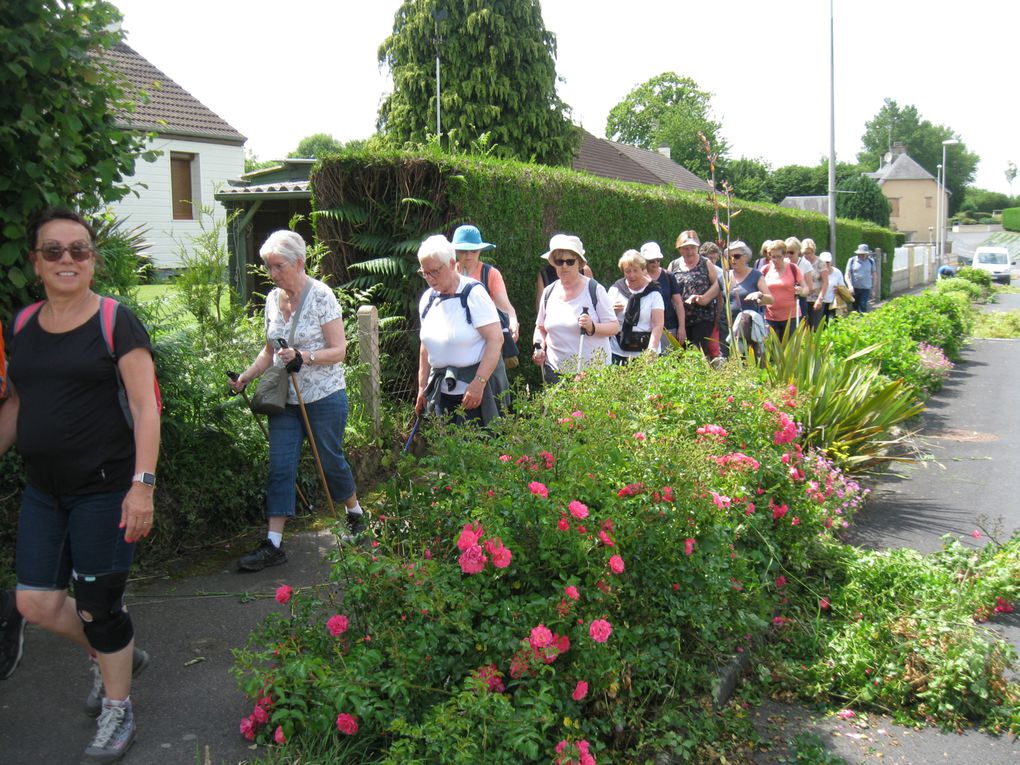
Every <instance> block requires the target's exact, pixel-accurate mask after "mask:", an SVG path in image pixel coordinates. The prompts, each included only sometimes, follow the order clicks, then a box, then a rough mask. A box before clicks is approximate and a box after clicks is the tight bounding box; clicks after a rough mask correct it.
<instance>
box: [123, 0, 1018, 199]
mask: <svg viewBox="0 0 1020 765" xmlns="http://www.w3.org/2000/svg"><path fill="white" fill-rule="evenodd" d="M112 1H113V3H114V4H115V5H116V6H117V7H118V8H120V10H121V11H122V13H123V14H124V28H125V31H126V32H127V35H128V36H127V42H128V44H130V45H131V46H132V47H133V48H135V49H136V50H137V51H138V52H139V53H141V54H142V55H143V56H145V57H146V58H147V59H149V61H151V62H152V63H153V64H155V65H156V66H157V67H159V68H160V69H162V70H163V71H164V72H165V73H166V75H167V76H168V77H170V78H172V79H173V80H175V81H177V83H179V84H180V85H181V86H182V87H184V88H185V89H186V90H188V91H189V92H191V93H192V94H193V95H194V96H195V97H197V98H198V99H199V100H200V101H202V102H203V103H205V104H206V106H208V107H209V108H210V109H212V110H213V111H215V112H216V113H217V114H219V115H220V116H221V117H223V118H224V119H225V120H227V122H229V123H230V124H231V125H233V126H234V127H235V128H237V129H238V130H239V131H240V132H241V133H243V134H244V135H246V136H247V137H248V143H247V146H248V148H249V149H251V151H253V152H254V153H255V154H256V155H257V156H258V157H259V158H260V159H277V158H280V157H283V156H285V155H286V154H287V152H289V151H292V150H293V149H294V148H295V147H296V146H297V143H298V141H299V140H300V139H301V138H302V137H304V136H306V135H309V134H311V133H318V132H325V133H331V134H332V135H334V136H335V137H336V138H338V139H340V140H349V139H352V138H367V137H368V136H369V135H371V134H372V133H373V132H374V130H375V118H376V112H377V110H378V107H379V103H380V100H381V99H382V97H383V95H384V94H385V93H386V92H388V91H389V89H390V88H391V83H390V81H389V78H388V76H387V74H386V72H384V71H381V70H380V69H379V67H378V63H377V59H376V56H377V51H378V47H379V44H380V43H381V42H382V41H383V40H384V39H385V38H386V36H387V35H388V34H389V33H390V32H391V31H392V27H393V14H394V12H395V11H396V9H397V8H398V7H399V6H400V2H399V0H368V1H367V2H366V1H365V0H357V1H355V0H288V1H287V2H279V1H278V0H273V1H269V0H176V2H174V3H172V4H169V5H167V4H165V3H158V2H153V0H112ZM542 11H543V16H544V18H545V24H546V27H547V28H548V29H549V30H551V31H552V32H554V33H555V34H556V37H557V42H558V56H557V63H556V66H557V71H558V73H559V75H560V77H561V78H562V79H563V82H562V83H561V84H560V96H561V97H562V98H563V100H564V101H565V102H566V103H567V104H569V105H570V106H571V107H572V109H573V113H574V119H575V122H579V123H580V124H582V125H584V127H585V128H587V129H588V130H589V131H590V132H592V133H594V134H596V135H599V136H602V135H605V125H606V115H607V114H608V113H609V110H610V109H611V108H612V107H613V106H614V105H615V104H616V103H617V102H619V101H620V100H621V99H622V98H623V97H624V96H625V95H626V94H627V92H628V91H629V90H630V89H631V88H633V87H634V86H635V85H638V84H640V83H641V82H644V81H645V80H647V79H649V78H650V77H654V76H655V75H657V74H661V73H662V72H666V71H675V72H677V73H678V74H680V75H682V76H687V77H691V78H692V79H694V80H695V81H696V82H697V83H698V85H699V86H700V87H701V88H702V89H704V90H708V91H709V92H711V93H712V94H713V97H712V106H713V111H714V114H715V116H716V118H717V119H718V120H719V121H720V122H721V123H722V125H723V131H722V132H723V136H724V137H725V138H726V140H727V141H728V142H729V144H730V154H731V156H733V157H739V156H747V157H756V158H761V159H764V160H766V161H768V162H769V163H771V165H772V166H773V167H779V166H781V165H787V164H803V165H814V164H816V163H817V162H818V161H819V160H820V159H821V158H822V157H825V156H828V152H829V1H828V0H772V1H769V0H728V2H725V3H713V2H691V1H690V0H628V1H627V2H625V3H615V2H600V1H599V0H544V1H543V2H542ZM835 29H836V45H835V48H836V80H835V83H836V155H837V160H838V161H849V162H852V161H855V158H856V154H857V152H858V151H859V150H860V148H861V145H860V139H861V135H862V134H863V132H864V123H865V122H866V121H867V120H869V119H871V118H872V117H873V116H874V115H875V114H876V112H877V111H878V110H879V108H881V106H882V101H883V99H884V98H886V97H889V98H893V99H895V100H896V101H898V102H899V104H900V106H904V105H906V104H913V105H915V106H916V107H917V108H918V110H919V112H920V114H921V116H922V117H923V118H925V119H928V120H930V121H931V122H933V123H935V124H944V125H947V126H949V127H951V128H952V129H953V130H954V131H956V133H957V134H958V135H959V136H960V138H962V139H963V141H964V142H965V143H966V144H967V148H968V149H969V150H970V151H973V152H975V153H977V154H978V156H980V158H981V163H980V164H979V165H978V169H977V175H976V179H975V184H976V185H977V186H979V187H981V188H986V189H991V190H995V191H1002V192H1009V190H1010V189H1009V185H1008V184H1007V182H1006V178H1005V170H1006V163H1007V161H1009V160H1014V161H1017V162H1020V130H1018V127H1017V118H1018V116H1020V107H1018V106H1017V104H1016V102H1015V100H1011V99H1012V97H1011V95H1010V94H1011V93H1014V92H1015V87H1014V84H1013V83H1014V78H1015V75H1016V71H1017V62H1018V60H1020V40H1018V39H1017V38H1018V34H1020V2H1018V1H1017V0H971V1H970V2H967V3H953V4H952V6H949V5H948V4H943V3H937V2H932V1H931V0H835ZM908 150H909V147H908ZM948 172H949V175H950V176H952V173H953V168H952V166H950V167H949V169H948ZM1013 192H1014V193H1020V181H1018V182H1017V183H1014V185H1013Z"/></svg>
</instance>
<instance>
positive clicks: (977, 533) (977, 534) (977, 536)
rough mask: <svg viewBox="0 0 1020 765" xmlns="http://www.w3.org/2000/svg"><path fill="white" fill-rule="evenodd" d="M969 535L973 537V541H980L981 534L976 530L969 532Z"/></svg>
mask: <svg viewBox="0 0 1020 765" xmlns="http://www.w3.org/2000/svg"><path fill="white" fill-rule="evenodd" d="M970 535H971V536H972V537H974V539H981V532H980V531H979V530H977V529H974V530H973V531H972V532H970Z"/></svg>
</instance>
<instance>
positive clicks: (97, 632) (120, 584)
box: [74, 571, 135, 653]
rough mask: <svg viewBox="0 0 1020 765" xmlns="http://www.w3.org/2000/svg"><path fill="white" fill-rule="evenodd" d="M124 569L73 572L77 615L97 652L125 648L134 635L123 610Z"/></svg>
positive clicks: (125, 582)
mask: <svg viewBox="0 0 1020 765" xmlns="http://www.w3.org/2000/svg"><path fill="white" fill-rule="evenodd" d="M126 586H127V573H126V572H124V573H114V574H98V575H96V576H89V575H85V574H79V573H78V572H77V571H76V572H75V573H74V598H75V601H76V606H77V609H78V618H79V619H81V623H82V626H84V628H85V637H86V638H87V639H88V641H89V645H90V646H92V647H93V648H95V649H96V650H97V651H99V652H100V653H115V652H117V651H119V650H121V649H122V648H126V647H127V646H128V644H129V643H130V642H131V639H132V638H133V637H134V636H135V629H134V626H133V625H132V624H131V617H130V616H129V615H128V612H127V611H125V610H124V588H125V587H126Z"/></svg>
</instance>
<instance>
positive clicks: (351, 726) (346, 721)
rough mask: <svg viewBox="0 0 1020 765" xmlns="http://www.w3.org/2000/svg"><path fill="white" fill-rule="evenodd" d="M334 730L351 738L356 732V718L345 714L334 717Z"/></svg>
mask: <svg viewBox="0 0 1020 765" xmlns="http://www.w3.org/2000/svg"><path fill="white" fill-rule="evenodd" d="M336 729H337V730H338V731H340V732H341V733H343V734H344V735H347V736H353V735H354V734H355V733H357V732H358V718H356V717H354V716H353V715H349V714H347V713H346V712H343V713H341V714H338V715H337V716H336Z"/></svg>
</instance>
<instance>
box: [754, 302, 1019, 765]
mask: <svg viewBox="0 0 1020 765" xmlns="http://www.w3.org/2000/svg"><path fill="white" fill-rule="evenodd" d="M986 310H998V311H1004V310H1020V295H1000V296H999V299H998V302H997V303H995V304H992V305H990V306H987V308H986ZM1018 392H1020V340H974V341H972V342H971V343H970V344H969V345H968V346H967V347H966V349H965V350H964V352H963V354H962V359H961V360H960V362H959V363H958V364H957V365H956V367H955V369H954V370H953V371H952V373H951V375H950V378H949V380H948V382H947V384H946V385H945V387H944V388H943V389H942V390H941V391H939V392H938V393H937V394H935V395H934V396H933V397H932V398H931V399H929V401H928V402H927V411H926V412H925V413H924V414H923V415H922V416H921V418H920V422H919V428H920V432H919V433H918V434H917V436H916V438H915V439H914V444H913V445H914V449H915V450H916V451H915V453H916V456H917V457H918V458H919V459H918V460H917V461H916V462H912V463H904V464H899V465H895V466H894V467H893V468H892V469H891V470H890V471H889V472H888V473H886V474H884V475H882V476H880V477H879V478H877V480H874V481H872V482H870V483H871V486H872V489H873V490H872V494H871V496H870V498H869V500H868V503H867V504H866V506H865V507H864V508H863V509H862V510H861V511H860V512H859V513H858V515H857V519H856V521H855V523H854V525H853V527H852V528H851V533H850V535H849V541H850V542H851V543H853V544H856V545H860V546H862V547H867V548H871V549H888V548H896V547H910V548H913V549H915V550H920V551H922V552H931V551H933V550H938V549H941V547H942V537H943V535H945V534H952V535H955V536H957V537H958V538H960V539H962V540H963V542H964V543H965V544H968V545H971V546H977V545H982V544H987V542H988V539H989V535H991V536H992V537H994V538H997V539H1000V540H1005V539H1008V538H1009V536H1010V535H1011V534H1012V533H1013V532H1014V531H1016V530H1017V529H1020V492H1018V489H1020V486H1018V482H1017V478H1018V476H1020V472H1018V470H1017V461H1018V460H1020V406H1018V395H1017V394H1018ZM975 530H977V531H980V532H981V537H980V538H975V537H974V536H972V532H973V531H975ZM990 626H992V627H993V628H994V629H995V630H997V631H998V632H999V633H1001V634H1002V635H1003V636H1004V637H1005V638H1006V639H1007V640H1009V641H1010V642H1011V643H1012V644H1013V645H1014V646H1015V647H1017V648H1018V650H1020V611H1018V612H1016V613H1013V614H1009V615H1006V616H1003V617H999V618H998V619H996V620H994V621H993V622H990ZM1013 676H1014V678H1015V677H1016V673H1015V672H1014V674H1013ZM754 718H755V723H756V725H757V727H758V729H759V732H760V734H761V735H762V736H763V737H764V738H765V739H766V740H767V741H770V742H771V743H772V745H773V746H772V749H771V750H770V751H768V752H763V753H761V754H760V755H759V756H758V757H757V758H756V759H755V762H756V763H757V764H758V765H780V764H781V763H789V762H794V761H795V760H794V759H792V757H793V755H792V754H791V749H790V746H789V744H790V742H791V741H792V740H793V738H794V737H795V736H796V735H797V734H798V733H810V734H814V735H815V736H817V737H818V739H820V740H821V742H822V743H823V745H824V746H825V749H826V751H828V752H830V753H832V754H834V755H837V756H839V757H841V758H843V759H844V760H845V761H846V762H847V763H851V764H852V765H856V764H857V763H869V764H875V763H886V764H887V765H888V764H892V763H895V764H896V765H930V764H931V763H940V764H941V765H1020V742H1018V741H1017V740H1015V739H1011V738H1009V737H1008V736H1007V737H1002V736H990V735H987V734H983V733H980V732H978V731H976V730H968V731H966V732H964V733H962V734H956V733H943V732H941V731H939V730H935V729H933V728H924V729H921V730H913V729H910V728H905V727H903V726H900V725H896V724H895V723H893V721H892V720H891V719H889V718H887V717H883V716H880V715H866V716H863V717H859V718H857V719H856V720H850V721H844V720H841V719H839V718H837V717H833V716H831V715H827V714H826V713H825V712H823V711H821V710H815V709H812V708H810V707H807V706H804V705H797V704H782V703H778V702H774V701H766V702H765V703H764V704H762V706H761V707H760V708H759V709H758V710H756V712H755V715H754Z"/></svg>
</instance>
